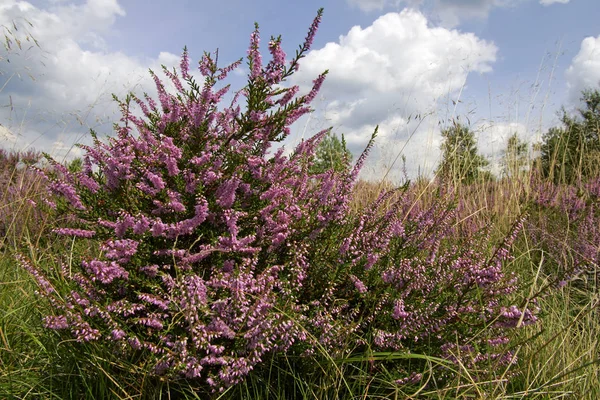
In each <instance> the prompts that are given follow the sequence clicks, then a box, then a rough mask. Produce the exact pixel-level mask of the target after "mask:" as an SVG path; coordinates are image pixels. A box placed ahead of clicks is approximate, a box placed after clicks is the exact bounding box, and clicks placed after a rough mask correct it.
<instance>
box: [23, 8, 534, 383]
mask: <svg viewBox="0 0 600 400" xmlns="http://www.w3.org/2000/svg"><path fill="white" fill-rule="evenodd" d="M321 14H322V10H320V11H319V13H318V16H317V18H316V19H315V20H314V22H313V24H312V25H311V27H310V30H309V33H308V35H307V37H306V40H305V43H304V44H303V45H302V46H300V49H299V50H298V51H297V53H296V56H295V57H294V59H293V60H292V61H291V62H290V63H289V64H287V65H286V60H285V54H284V52H283V51H282V49H281V40H280V38H271V40H270V42H269V45H268V48H269V52H270V53H271V56H272V59H271V61H269V62H268V63H267V64H266V65H263V63H262V57H261V54H260V52H259V43H260V39H259V32H258V26H257V27H256V30H255V31H254V32H253V33H252V35H251V40H250V48H249V50H248V63H249V70H250V74H249V77H248V85H247V86H246V87H244V88H243V89H242V90H240V91H239V92H237V93H236V96H235V99H234V100H233V102H232V104H231V105H230V106H228V107H225V108H222V109H220V108H219V104H220V102H221V100H222V98H223V96H224V95H225V94H226V92H227V90H228V89H229V87H228V86H225V87H223V88H221V89H217V83H218V82H220V81H222V80H223V79H225V78H226V77H227V74H228V73H230V72H231V71H232V70H233V69H234V68H236V67H237V66H238V65H239V64H240V62H241V60H240V61H238V62H236V63H234V64H232V65H230V66H228V67H225V68H219V67H218V66H217V65H216V63H215V61H214V60H213V58H212V56H211V55H210V54H208V53H205V54H204V56H203V58H202V59H201V61H200V63H199V69H200V72H201V73H202V76H203V77H204V84H203V86H202V87H201V86H199V85H198V84H197V83H196V82H195V80H194V79H193V78H192V76H191V75H190V73H189V60H188V55H187V51H185V50H184V53H183V57H182V60H181V65H180V67H181V68H180V70H181V71H180V72H181V76H179V75H178V74H177V73H176V72H174V71H173V72H171V71H169V70H167V69H164V72H165V74H166V75H167V76H168V77H169V78H170V79H171V81H172V82H173V84H174V86H175V88H176V93H175V94H170V93H167V91H166V90H165V88H164V85H163V83H162V82H161V81H160V80H159V78H158V77H157V76H156V75H155V74H154V73H152V72H151V73H152V76H153V77H154V79H155V82H156V85H157V89H158V102H156V101H155V100H154V99H152V98H150V97H149V96H147V95H146V96H145V101H142V100H141V99H140V98H138V97H136V96H133V95H130V96H128V98H127V99H126V100H125V101H123V102H119V104H120V106H121V109H122V113H123V117H122V120H121V122H122V124H121V125H120V126H117V127H116V130H117V136H116V137H114V138H111V139H109V140H108V143H103V142H101V141H100V140H98V139H97V138H96V137H95V136H94V145H93V146H91V147H88V146H81V147H82V148H83V149H84V150H85V151H86V154H85V156H84V158H83V165H82V168H81V170H80V171H78V169H71V170H69V169H68V168H66V167H65V166H63V165H61V164H58V163H56V162H54V161H53V160H52V159H51V158H50V157H48V158H49V161H50V162H51V164H52V167H53V169H52V171H42V170H38V173H39V174H40V175H41V176H42V177H43V178H44V179H45V180H46V182H47V186H48V188H49V190H50V192H49V196H48V197H47V198H46V199H45V202H44V204H46V206H48V207H50V208H54V209H56V210H57V211H59V212H60V213H66V215H67V216H68V218H64V219H63V223H61V225H60V226H57V227H56V229H54V232H55V233H56V234H57V235H61V236H66V237H68V238H72V239H73V240H76V241H77V242H78V243H80V246H79V248H81V250H79V251H77V252H75V253H73V254H67V255H66V256H65V255H61V254H56V257H55V258H56V260H57V261H58V262H59V263H60V264H62V267H61V268H56V269H55V270H53V271H50V270H48V269H47V268H45V267H44V265H43V264H41V263H38V262H37V261H36V260H33V259H28V258H27V257H25V256H23V255H21V256H19V262H20V264H21V265H22V266H23V267H24V268H26V269H27V270H28V271H29V272H30V273H31V274H32V275H33V276H34V277H35V279H36V281H37V283H38V285H39V287H40V293H41V295H42V296H43V297H45V298H46V299H47V300H48V301H49V303H50V305H51V306H52V309H53V313H51V314H50V315H47V316H46V317H45V319H44V323H45V325H46V326H47V327H48V328H51V329H54V330H57V331H59V332H63V333H64V334H65V337H66V338H70V339H74V340H70V341H67V342H65V344H64V345H65V346H74V347H77V346H85V345H86V344H90V343H94V344H95V345H96V347H95V348H98V349H105V350H106V351H105V353H103V355H102V357H105V358H108V359H110V357H118V358H120V359H127V360H133V361H132V362H133V363H135V365H136V368H135V369H132V370H130V371H123V372H124V373H128V374H130V375H131V374H136V373H148V372H149V373H151V374H154V375H156V376H158V377H159V378H160V379H162V380H166V381H174V380H178V379H187V380H189V381H190V382H195V384H197V385H199V387H204V388H209V389H210V390H216V391H218V390H223V389H225V388H227V387H230V386H232V385H234V384H236V383H238V382H240V381H241V380H243V379H244V378H245V377H247V376H248V374H250V373H252V371H253V370H254V369H257V368H259V367H260V366H261V363H264V362H265V361H266V360H267V359H270V358H271V359H275V360H276V359H277V356H278V355H279V354H288V355H294V356H296V357H298V358H297V360H300V361H298V362H299V363H300V364H302V363H304V364H303V365H305V367H306V366H308V367H307V368H306V369H310V368H311V366H312V365H313V364H314V362H315V360H316V359H319V358H321V359H322V358H324V357H325V356H324V355H326V356H327V357H329V359H334V360H340V359H345V360H352V358H351V357H352V356H356V355H358V356H359V359H360V358H361V357H362V356H365V357H368V359H369V360H372V361H373V373H377V371H379V372H381V371H383V370H391V371H393V375H394V376H395V377H396V378H397V381H396V384H397V385H403V384H410V383H413V384H414V383H418V382H419V380H420V379H421V377H422V375H419V373H420V372H422V370H421V368H422V364H419V363H418V362H415V361H413V364H411V361H410V360H408V361H407V357H406V355H410V354H414V353H422V354H426V355H428V356H437V357H443V358H445V359H446V360H449V361H451V362H455V363H457V364H458V363H460V364H461V365H463V366H467V367H473V368H475V367H477V368H478V370H477V371H478V372H476V373H475V374H474V375H473V377H474V378H472V379H479V378H481V379H486V378H487V377H488V376H489V375H490V374H493V373H494V372H495V367H496V366H497V365H506V364H510V363H511V362H512V361H513V356H512V353H511V352H510V351H508V350H507V349H506V348H505V344H506V343H507V341H508V337H507V336H506V335H507V329H511V328H515V327H518V326H522V325H526V324H530V323H533V322H534V321H535V319H536V318H535V316H534V314H533V312H532V310H530V309H528V308H527V307H523V308H521V309H519V308H517V307H515V306H512V305H510V303H509V298H508V297H507V295H508V294H510V293H512V292H513V291H514V290H515V288H516V286H515V285H516V281H515V278H514V276H510V275H509V276H505V274H504V273H503V263H504V262H506V261H507V260H509V258H510V256H509V249H510V246H511V244H512V241H513V240H514V238H515V236H516V235H517V233H518V231H519V229H520V227H521V224H522V221H519V222H518V223H517V224H515V227H514V229H513V230H512V231H511V232H510V233H509V235H508V236H507V238H506V240H505V241H504V242H503V243H501V244H500V245H498V246H496V247H495V248H494V249H492V250H493V251H491V252H490V251H489V246H488V241H487V240H486V237H485V235H483V236H481V237H479V236H475V235H474V236H473V238H472V243H471V245H470V246H469V247H464V246H457V245H455V244H453V242H452V238H451V234H450V233H449V232H451V228H452V227H453V225H454V224H456V223H457V220H456V215H455V213H454V212H453V210H452V208H451V207H449V206H448V204H447V203H446V201H445V199H444V198H440V199H439V200H438V201H436V202H435V204H434V205H433V206H432V207H426V208H423V209H420V208H418V207H417V208H415V207H413V201H414V198H412V197H411V196H410V195H408V194H407V193H404V192H403V191H402V190H399V191H394V190H392V191H384V192H383V193H382V194H381V195H380V196H379V198H378V199H377V200H376V201H375V202H374V203H373V204H372V205H371V206H370V207H369V208H368V209H367V210H366V211H364V212H362V213H360V214H359V215H358V216H356V215H355V214H354V213H350V212H349V201H350V195H351V193H352V189H353V185H354V183H355V182H356V179H357V176H358V173H359V172H360V169H361V167H362V165H363V163H364V161H365V158H366V157H367V155H368V152H369V150H370V148H371V146H372V144H373V140H374V137H375V133H376V132H375V133H374V134H373V136H372V138H371V141H370V142H369V144H368V146H367V148H366V149H365V151H364V152H363V154H362V155H361V156H360V157H359V158H358V160H357V162H356V164H355V166H354V167H353V168H351V169H349V170H347V171H341V172H337V171H336V170H335V169H329V170H328V171H326V172H323V173H317V174H315V173H312V172H311V171H312V168H313V167H314V165H315V152H316V149H317V147H318V145H319V143H320V141H321V140H323V138H324V137H326V135H327V134H328V131H327V130H326V131H322V132H320V133H318V134H316V135H315V136H314V137H313V138H311V139H309V140H306V141H303V142H302V143H300V144H299V145H298V146H297V147H296V148H295V150H294V152H293V153H292V154H290V155H289V156H288V155H285V153H284V149H283V148H279V149H272V145H273V143H275V142H280V141H282V140H284V139H285V138H286V137H287V136H288V135H289V133H290V130H289V126H290V125H291V124H292V123H294V121H296V120H297V119H298V118H300V117H301V116H302V115H304V114H306V113H308V112H309V111H310V108H309V107H308V105H309V103H310V102H311V101H312V100H313V99H314V98H315V96H316V94H317V92H318V90H319V88H320V86H321V85H322V83H323V81H324V78H325V74H326V72H325V73H323V74H322V75H320V76H319V77H317V78H316V79H315V80H314V82H313V84H314V85H313V88H312V90H311V91H310V92H309V93H308V94H306V95H303V96H297V93H298V87H297V86H292V87H288V88H282V87H281V86H279V85H280V84H281V83H282V82H283V81H284V80H285V79H286V78H288V77H289V76H291V75H292V74H293V72H294V71H295V70H297V68H298V65H299V60H300V59H301V58H302V57H303V55H304V54H305V53H306V52H307V51H308V50H309V48H310V45H311V43H312V40H313V37H314V35H315V33H316V30H317V27H318V25H319V23H320V20H321ZM182 79H183V81H184V82H185V83H186V84H187V87H186V86H184V82H182ZM239 99H243V100H244V101H245V110H244V111H243V112H242V110H241V108H240V106H239V105H238V100H239ZM134 104H137V106H138V107H139V108H140V110H141V111H142V113H143V116H142V117H138V116H135V115H134V113H133V112H132V106H133V105H134ZM134 129H135V130H137V134H134ZM390 200H392V201H390ZM383 204H387V205H388V206H386V207H383V206H382V205H383ZM383 351H387V352H390V351H391V352H392V353H388V354H396V355H399V356H398V357H392V358H391V359H390V358H389V357H384V358H385V360H382V361H381V362H378V363H375V360H379V358H377V357H375V356H374V354H375V355H376V354H378V353H377V352H383ZM327 357H325V358H327ZM409 358H410V357H409ZM302 360H304V361H302ZM415 365H416V367H415ZM417 370H418V371H417ZM441 371H442V372H440V374H441V375H439V376H438V377H437V378H435V379H433V381H432V382H434V383H435V384H436V385H438V384H444V382H446V381H447V380H448V379H450V378H451V377H452V376H454V375H455V374H454V373H452V369H448V368H447V365H446V368H445V369H443V370H441ZM438 372H439V371H438Z"/></svg>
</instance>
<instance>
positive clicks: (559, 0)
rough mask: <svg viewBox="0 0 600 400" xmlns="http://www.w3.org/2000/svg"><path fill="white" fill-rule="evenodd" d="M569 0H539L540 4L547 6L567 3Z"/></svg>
mask: <svg viewBox="0 0 600 400" xmlns="http://www.w3.org/2000/svg"><path fill="white" fill-rule="evenodd" d="M568 2H569V0H540V4H542V5H544V6H549V5H550V4H567V3H568Z"/></svg>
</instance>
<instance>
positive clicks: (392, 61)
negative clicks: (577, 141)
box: [294, 10, 497, 175]
mask: <svg viewBox="0 0 600 400" xmlns="http://www.w3.org/2000/svg"><path fill="white" fill-rule="evenodd" d="M496 52H497V48H496V46H495V45H494V44H493V43H490V42H486V41H485V40H481V39H479V38H478V37H476V36H475V35H473V34H471V33H460V32H458V31H456V30H449V29H445V28H434V27H430V26H428V23H427V19H426V18H425V16H424V15H423V14H422V13H420V12H417V11H414V10H404V11H402V12H400V13H388V14H386V15H383V16H381V17H379V18H378V19H377V20H376V21H374V22H373V24H372V25H371V26H368V27H366V28H361V27H359V26H355V27H353V28H352V29H350V31H349V32H348V33H347V34H346V35H344V36H340V38H339V41H338V42H336V43H333V42H330V43H327V44H326V45H325V46H324V47H323V48H321V49H317V50H313V51H311V52H310V53H309V54H308V55H307V56H306V58H305V59H304V60H303V61H302V65H301V68H300V71H299V72H298V74H297V75H295V76H294V79H295V82H296V83H298V82H299V83H304V84H307V83H309V82H310V79H313V78H314V77H315V76H317V75H318V74H319V73H321V72H323V71H324V70H325V69H329V70H330V73H329V75H328V76H327V79H326V81H325V84H324V85H323V87H322V89H321V92H320V95H321V96H322V99H323V101H324V103H325V104H324V106H323V107H321V114H320V117H321V118H324V119H325V120H326V121H327V122H329V124H330V125H332V126H333V127H334V128H335V130H336V131H338V132H342V133H344V134H345V137H346V140H347V142H348V144H349V147H350V149H351V150H352V151H353V152H354V153H355V154H358V153H359V152H360V150H362V148H363V147H364V145H365V144H366V143H367V141H368V138H369V136H370V133H371V132H372V131H373V129H374V127H375V126H376V125H377V124H379V139H378V145H379V146H380V149H381V151H383V153H385V152H387V153H390V155H389V157H387V158H388V159H392V160H393V159H395V155H394V154H397V152H398V151H400V150H401V149H404V154H405V155H406V157H407V168H408V169H409V170H410V171H409V172H410V173H411V174H412V175H414V174H415V173H416V172H417V170H418V169H419V166H421V168H422V167H423V164H424V163H425V164H428V166H429V170H431V168H433V167H434V165H435V163H436V160H437V157H438V155H439V154H438V148H439V127H438V121H439V119H440V115H439V114H438V112H439V107H438V106H439V103H440V101H441V100H443V99H446V98H451V99H452V98H457V96H458V92H459V91H460V89H461V88H463V87H464V85H465V84H466V81H467V77H468V76H469V74H470V73H487V72H490V71H491V70H492V67H491V65H492V63H493V62H494V61H495V60H496ZM383 153H382V154H380V155H381V156H383V158H384V159H386V157H385V154H383ZM373 158H377V157H373ZM384 162H385V163H388V161H384ZM421 171H422V170H421Z"/></svg>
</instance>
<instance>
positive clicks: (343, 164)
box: [311, 131, 352, 174]
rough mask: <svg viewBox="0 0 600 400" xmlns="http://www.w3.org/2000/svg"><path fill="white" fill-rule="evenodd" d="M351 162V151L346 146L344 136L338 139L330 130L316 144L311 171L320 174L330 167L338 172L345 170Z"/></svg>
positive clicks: (347, 169)
mask: <svg viewBox="0 0 600 400" xmlns="http://www.w3.org/2000/svg"><path fill="white" fill-rule="evenodd" d="M351 162H352V153H350V150H348V149H347V148H346V141H345V140H344V136H343V135H342V139H341V140H340V139H339V138H338V137H337V136H336V135H335V134H333V133H332V132H331V131H330V132H329V133H328V134H327V135H326V136H325V137H324V138H323V140H321V142H320V143H319V145H318V146H317V149H316V153H315V161H314V164H313V165H312V167H311V173H313V174H320V173H324V172H327V171H329V170H331V169H333V170H334V171H335V172H338V173H341V172H347V171H349V169H350V164H351Z"/></svg>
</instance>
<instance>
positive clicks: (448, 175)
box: [437, 122, 491, 184]
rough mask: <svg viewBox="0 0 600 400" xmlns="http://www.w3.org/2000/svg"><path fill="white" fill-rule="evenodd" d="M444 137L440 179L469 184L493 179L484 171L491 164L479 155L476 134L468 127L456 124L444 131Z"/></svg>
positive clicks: (439, 169) (439, 170) (439, 171)
mask: <svg viewBox="0 0 600 400" xmlns="http://www.w3.org/2000/svg"><path fill="white" fill-rule="evenodd" d="M442 137H443V138H444V141H443V142H442V145H441V147H440V149H441V150H442V162H441V163H440V166H439V167H438V171H437V174H438V176H439V177H440V178H442V179H451V180H452V181H459V182H462V183H467V184H468V183H473V182H475V181H477V180H478V179H489V178H490V177H491V174H490V173H489V172H488V171H484V170H483V168H484V167H486V166H488V165H489V162H488V160H486V159H485V157H483V156H482V155H480V154H478V153H477V141H476V140H475V133H474V132H473V131H472V130H471V129H470V128H469V127H468V126H465V125H462V124H461V123H458V122H454V123H453V125H452V126H450V127H449V128H445V129H443V130H442Z"/></svg>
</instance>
